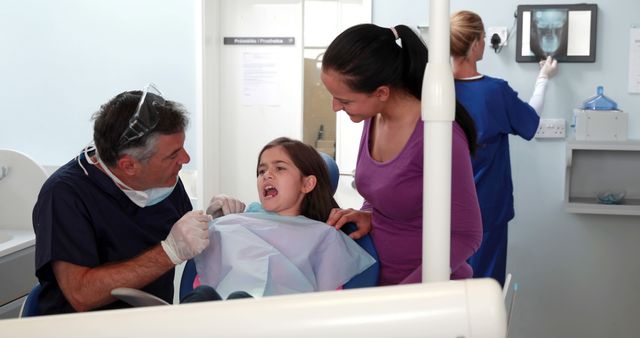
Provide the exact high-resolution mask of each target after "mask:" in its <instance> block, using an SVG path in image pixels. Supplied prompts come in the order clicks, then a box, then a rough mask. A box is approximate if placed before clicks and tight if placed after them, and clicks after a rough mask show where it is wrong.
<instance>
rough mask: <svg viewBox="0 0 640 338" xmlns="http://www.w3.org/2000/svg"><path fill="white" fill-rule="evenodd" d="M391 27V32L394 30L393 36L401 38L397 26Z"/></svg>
mask: <svg viewBox="0 0 640 338" xmlns="http://www.w3.org/2000/svg"><path fill="white" fill-rule="evenodd" d="M389 29H390V30H391V32H393V36H394V37H395V38H396V40H398V39H400V35H398V31H397V30H396V28H395V27H391V28H389Z"/></svg>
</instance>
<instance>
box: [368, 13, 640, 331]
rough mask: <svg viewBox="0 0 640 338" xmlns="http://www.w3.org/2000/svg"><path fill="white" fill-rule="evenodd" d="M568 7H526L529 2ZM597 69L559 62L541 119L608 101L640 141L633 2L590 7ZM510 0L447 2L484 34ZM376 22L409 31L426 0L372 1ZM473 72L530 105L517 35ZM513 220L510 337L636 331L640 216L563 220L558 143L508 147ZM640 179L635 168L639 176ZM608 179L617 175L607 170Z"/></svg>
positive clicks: (529, 77) (528, 71)
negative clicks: (602, 97) (472, 15)
mask: <svg viewBox="0 0 640 338" xmlns="http://www.w3.org/2000/svg"><path fill="white" fill-rule="evenodd" d="M555 3H557V4H563V3H566V2H565V1H527V2H526V4H555ZM595 3H597V4H598V7H599V11H598V33H597V54H596V62H595V63H572V64H568V63H563V64H560V69H559V73H558V75H557V76H556V77H555V78H554V79H552V80H551V82H550V84H549V87H548V91H547V100H546V103H545V107H544V112H543V117H549V118H564V119H566V120H567V121H571V115H572V109H573V107H574V106H575V105H576V104H578V103H580V102H581V101H582V100H584V99H586V98H587V97H590V96H592V95H594V94H595V88H596V86H597V85H603V86H604V88H605V94H606V95H607V96H609V97H610V98H612V99H614V100H615V101H617V103H618V107H619V108H620V109H622V110H624V111H626V112H628V113H629V137H630V138H634V139H639V138H640V123H639V122H638V121H639V119H640V116H639V114H640V111H639V110H640V95H637V94H629V93H627V72H628V69H627V65H628V40H629V28H630V27H631V25H640V16H638V13H640V2H638V1H636V0H619V1H597V2H595ZM519 4H522V3H520V2H516V1H504V0H487V1H475V0H469V1H467V0H457V1H451V10H452V12H453V11H455V10H460V9H469V10H472V11H475V12H476V13H478V14H480V16H482V18H483V21H484V23H485V26H486V27H489V26H507V27H511V26H512V24H513V18H514V17H513V14H514V12H515V11H516V7H517V5H519ZM373 10H374V12H373V21H374V23H377V24H380V25H382V26H391V25H395V24H399V23H404V24H407V25H410V26H417V25H420V24H425V23H427V21H428V1H422V0H420V1H419V0H396V1H393V2H390V1H381V0H378V1H374V4H373ZM479 71H480V72H481V73H485V74H488V75H492V76H496V77H500V78H504V79H506V80H507V81H509V84H510V85H511V86H512V87H513V88H514V89H515V90H516V91H518V92H519V93H520V97H521V98H523V99H528V98H529V96H530V95H531V93H532V90H533V83H534V80H535V76H536V74H537V66H536V65H535V64H532V63H516V62H515V35H514V36H513V38H512V40H509V45H508V46H507V47H505V48H504V49H503V50H502V52H501V53H500V54H495V53H494V52H493V50H492V49H490V48H487V51H485V56H484V60H482V61H481V62H480V63H479ZM511 156H512V170H513V176H514V177H513V178H514V185H515V192H514V195H515V199H516V218H515V219H514V220H513V221H512V222H511V223H510V227H509V252H508V263H507V269H508V271H510V272H511V273H513V274H514V281H515V282H518V283H519V291H518V295H517V297H516V301H515V304H516V305H515V309H514V312H513V318H512V323H511V327H510V336H512V337H532V338H537V337H631V336H637V335H638V331H640V322H639V321H638V318H639V316H640V309H639V307H638V304H640V292H638V280H640V263H638V261H637V257H639V256H640V245H638V239H640V217H633V216H596V215H576V214H569V213H567V212H565V211H564V209H563V204H562V203H563V194H564V171H565V163H566V162H565V140H546V141H540V140H533V141H530V142H526V141H524V140H521V139H517V138H512V139H511ZM638 169H639V170H638V171H639V172H640V168H638ZM611 175H615V173H614V172H612V173H611Z"/></svg>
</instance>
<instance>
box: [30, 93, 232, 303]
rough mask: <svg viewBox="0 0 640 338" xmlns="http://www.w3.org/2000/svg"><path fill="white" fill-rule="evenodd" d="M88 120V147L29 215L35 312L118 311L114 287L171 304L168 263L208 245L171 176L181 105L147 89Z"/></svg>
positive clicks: (178, 147)
mask: <svg viewBox="0 0 640 338" xmlns="http://www.w3.org/2000/svg"><path fill="white" fill-rule="evenodd" d="M93 119H94V121H95V123H94V135H93V139H94V143H95V147H94V146H90V147H87V148H86V149H84V151H83V152H82V153H81V154H80V155H78V156H77V157H76V158H75V159H73V160H71V161H69V162H68V163H67V164H65V165H63V166H62V167H61V168H60V169H58V170H57V171H56V172H55V173H53V174H52V175H51V177H50V178H49V179H48V180H47V181H46V182H45V184H44V185H43V187H42V189H41V191H40V194H39V196H38V201H37V202H36V205H35V207H34V210H33V226H34V230H35V233H36V276H37V277H38V280H39V282H40V284H41V285H42V292H41V293H40V298H39V301H38V307H39V309H38V310H39V313H41V314H56V313H69V312H76V311H88V310H105V309H115V308H122V307H128V305H126V304H125V303H123V302H120V301H117V300H116V299H115V298H114V297H112V296H111V290H113V289H114V288H118V287H129V288H136V289H142V290H144V291H146V292H149V293H151V294H153V295H155V296H157V297H159V298H162V299H164V300H165V301H167V302H169V303H171V302H172V300H173V279H174V267H175V265H177V264H179V263H181V262H183V261H185V260H187V259H190V258H192V257H193V256H195V255H197V254H198V253H200V252H201V251H202V250H204V248H205V247H207V245H209V238H208V233H207V229H208V222H209V221H210V220H211V216H210V215H207V214H205V213H204V212H203V211H191V209H192V207H191V203H190V200H189V196H188V195H187V193H186V191H185V189H184V186H183V184H182V181H181V180H180V178H179V177H178V173H179V171H180V169H181V168H182V165H184V164H186V163H188V162H189V160H190V158H189V154H187V151H186V150H185V149H184V140H185V129H186V127H187V124H188V117H187V112H186V110H185V109H184V107H183V106H182V105H180V104H178V103H176V102H173V101H169V100H165V99H164V98H163V97H162V95H161V94H160V92H159V91H158V90H157V89H156V88H155V87H154V86H153V85H149V86H147V87H146V88H145V89H144V90H143V91H128V92H123V93H121V94H118V95H117V96H115V97H114V98H113V99H111V100H110V101H109V102H107V103H106V104H104V105H102V106H101V107H100V109H99V110H98V112H96V113H95V114H94V116H93ZM227 211H228V210H227Z"/></svg>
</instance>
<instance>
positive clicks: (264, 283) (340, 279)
mask: <svg viewBox="0 0 640 338" xmlns="http://www.w3.org/2000/svg"><path fill="white" fill-rule="evenodd" d="M209 240H210V242H211V244H210V245H209V246H208V247H207V248H206V249H205V250H204V251H203V252H202V253H201V254H200V255H198V256H196V257H195V263H196V269H197V270H198V275H199V278H200V282H201V284H206V285H210V286H213V287H214V288H215V289H216V291H217V292H218V293H219V294H220V295H221V296H222V297H223V298H226V297H227V296H228V295H229V294H230V293H232V292H234V291H246V292H248V293H249V294H251V295H252V296H253V297H262V296H272V295H284V294H293V293H301V292H312V291H324V290H335V289H337V288H338V287H340V286H342V285H343V284H345V283H346V282H347V281H349V280H350V279H351V278H352V277H354V276H355V275H357V274H359V273H360V272H362V271H364V270H365V269H367V268H368V267H369V266H371V265H372V264H373V263H374V262H375V260H374V259H373V258H372V257H371V256H370V255H369V254H368V253H367V252H366V251H365V250H363V249H362V248H361V247H360V246H359V245H358V244H357V243H356V242H354V241H353V240H352V239H351V238H349V237H348V236H347V235H345V234H344V233H343V232H342V231H339V230H336V229H335V228H333V227H331V226H329V225H327V224H326V223H322V222H318V221H315V220H311V219H309V218H306V217H304V216H280V215H277V214H271V213H264V212H246V213H243V214H231V215H227V216H224V217H219V218H216V219H214V220H213V221H212V222H211V223H209Z"/></svg>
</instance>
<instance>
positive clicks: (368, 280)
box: [179, 152, 380, 300]
mask: <svg viewBox="0 0 640 338" xmlns="http://www.w3.org/2000/svg"><path fill="white" fill-rule="evenodd" d="M320 155H321V156H322V159H324V162H325V164H326V165H327V169H328V171H329V180H330V183H331V192H332V193H333V194H335V192H336V190H337V189H338V181H339V180H340V170H339V169H338V164H337V163H336V161H335V160H334V159H333V157H331V156H329V155H328V154H325V153H323V152H320ZM340 229H341V230H342V231H343V232H344V233H346V234H347V235H348V234H350V233H352V232H353V231H356V230H357V227H356V225H355V223H347V224H345V225H344V226H342V228H340ZM355 241H356V243H358V245H360V247H362V248H363V249H364V250H365V251H366V252H367V253H368V254H369V255H371V257H373V258H374V259H375V260H376V262H375V263H374V264H373V265H372V266H370V267H369V268H367V269H366V270H365V271H363V272H361V273H360V274H358V275H356V276H354V277H353V278H351V280H349V281H348V282H347V283H346V284H344V285H343V286H342V288H343V289H355V288H364V287H372V286H377V285H378V275H379V273H380V263H379V262H378V261H379V259H378V253H377V252H376V249H375V247H374V245H373V240H372V239H371V236H369V235H366V236H363V237H362V238H360V239H357V240H355ZM196 274H197V271H196V264H195V262H194V260H193V259H190V260H188V261H187V262H186V264H185V266H184V270H183V272H182V277H181V278H180V288H179V292H180V293H179V295H180V297H179V299H180V300H182V299H184V297H185V296H186V295H187V294H189V292H191V291H193V282H194V279H195V277H196Z"/></svg>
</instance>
